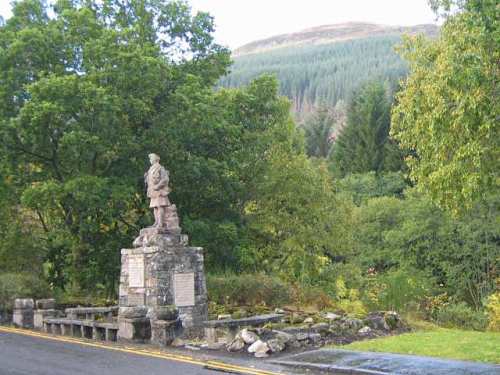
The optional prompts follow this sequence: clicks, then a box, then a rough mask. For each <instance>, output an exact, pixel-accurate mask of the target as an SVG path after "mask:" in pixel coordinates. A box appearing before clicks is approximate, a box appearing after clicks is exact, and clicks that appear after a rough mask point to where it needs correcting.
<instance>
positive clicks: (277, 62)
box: [220, 35, 408, 112]
mask: <svg viewBox="0 0 500 375" xmlns="http://www.w3.org/2000/svg"><path fill="white" fill-rule="evenodd" d="M400 42H401V37H400V36H397V35H388V36H382V37H371V38H365V39H359V40H352V41H347V42H339V43H335V44H327V45H318V46H299V47H294V48H283V49H278V50H275V51H269V52H265V53H257V54H251V55H244V56H240V57H237V58H236V59H235V61H234V64H233V65H232V67H231V73H230V74H229V75H227V76H225V77H223V78H222V79H221V80H220V85H221V86H223V87H239V86H241V85H245V84H248V82H250V81H251V80H252V79H254V78H255V77H258V76H259V75H261V74H263V73H271V74H276V76H277V77H278V80H279V82H280V93H281V94H282V95H285V96H287V97H288V98H290V99H291V100H292V102H293V109H294V110H295V111H296V112H309V111H311V110H312V108H313V107H316V106H318V105H328V106H334V105H335V104H336V103H337V102H338V101H339V100H342V99H343V100H346V99H348V97H349V95H350V94H351V92H352V91H353V90H354V89H356V88H358V87H359V86H360V85H361V84H362V83H363V82H366V81H370V80H383V81H387V82H389V84H390V85H391V86H393V87H394V86H396V84H397V81H398V80H399V79H400V78H401V77H403V76H404V75H406V73H407V71H408V68H407V65H406V63H405V61H404V60H403V59H401V57H400V56H399V55H398V54H397V53H396V52H395V51H394V47H395V46H396V45H397V44H398V43H400Z"/></svg>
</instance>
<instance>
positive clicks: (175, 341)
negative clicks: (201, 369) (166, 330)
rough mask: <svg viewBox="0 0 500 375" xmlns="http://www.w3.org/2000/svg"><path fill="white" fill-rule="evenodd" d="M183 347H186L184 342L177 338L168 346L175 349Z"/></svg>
mask: <svg viewBox="0 0 500 375" xmlns="http://www.w3.org/2000/svg"><path fill="white" fill-rule="evenodd" d="M184 345H186V343H185V342H184V340H182V339H181V338H179V337H176V338H175V339H174V341H172V343H171V344H170V346H173V347H177V348H179V347H182V346H184Z"/></svg>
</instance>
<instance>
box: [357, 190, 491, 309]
mask: <svg viewBox="0 0 500 375" xmlns="http://www.w3.org/2000/svg"><path fill="white" fill-rule="evenodd" d="M495 202H496V200H494V199H493V198H492V199H491V200H490V208H489V209H484V208H481V207H477V209H476V211H475V212H474V213H470V214H469V215H467V216H465V217H463V218H460V219H457V218H453V217H451V216H450V215H449V214H448V213H447V212H444V211H442V210H441V209H439V208H438V207H436V206H435V205H433V204H432V203H431V202H429V201H428V200H426V199H425V197H423V196H421V195H418V194H415V193H414V192H413V191H408V192H407V194H406V196H405V199H398V198H394V197H380V198H373V199H370V200H368V201H367V202H366V204H362V205H361V206H360V207H359V208H358V209H357V214H356V216H357V218H358V223H357V228H358V230H357V231H356V232H355V235H356V241H357V244H358V245H357V246H359V248H358V250H357V252H358V256H357V257H356V258H355V259H356V261H357V262H359V264H360V265H361V268H362V269H365V270H366V269H369V268H374V269H375V270H376V271H377V272H385V271H387V270H389V269H392V268H399V267H404V266H409V267H411V268H415V269H418V270H421V271H425V272H426V273H428V274H429V275H431V276H432V277H433V278H434V279H435V280H436V284H441V285H442V288H445V289H444V290H446V291H447V292H448V293H449V295H450V296H454V297H456V298H457V299H458V300H462V301H466V302H467V303H469V304H471V305H472V306H474V307H475V308H476V309H479V308H480V307H481V306H482V301H483V299H484V298H486V297H487V296H488V295H489V294H490V293H492V292H493V291H494V289H495V277H496V272H495V269H496V268H497V265H498V259H499V255H500V247H499V246H498V242H497V240H496V238H498V235H499V233H498V225H497V221H496V217H498V205H497V203H495Z"/></svg>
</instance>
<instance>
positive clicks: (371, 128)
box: [331, 82, 402, 176]
mask: <svg viewBox="0 0 500 375" xmlns="http://www.w3.org/2000/svg"><path fill="white" fill-rule="evenodd" d="M390 108H391V100H390V98H389V96H388V94H387V90H386V88H385V87H384V85H383V84H382V83H380V82H371V83H368V84H366V85H365V86H363V87H362V88H361V89H360V90H359V91H358V92H356V93H355V94H354V95H353V97H352V99H351V101H350V102H349V106H348V110H347V125H346V127H345V128H344V129H343V130H342V132H341V133H340V135H339V136H338V139H337V140H336V142H335V144H334V146H333V149H332V154H331V169H332V170H333V172H334V173H335V175H337V176H345V175H347V174H349V173H365V172H369V171H374V172H382V171H394V170H399V169H401V167H402V158H401V154H400V151H399V150H398V148H397V146H396V145H395V144H394V143H393V142H392V141H391V140H390V139H389V128H390Z"/></svg>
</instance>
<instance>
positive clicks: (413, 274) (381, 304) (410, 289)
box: [365, 269, 431, 312]
mask: <svg viewBox="0 0 500 375" xmlns="http://www.w3.org/2000/svg"><path fill="white" fill-rule="evenodd" d="M430 285H431V281H430V280H429V277H427V276H426V275H425V274H423V273H422V272H419V271H417V270H413V269H398V270H395V271H391V272H388V273H386V274H381V275H377V276H370V277H368V278H367V289H366V292H365V298H366V299H367V304H368V305H369V307H370V308H372V309H376V310H394V311H398V312H408V311H409V310H410V309H414V308H416V306H418V305H419V304H420V303H421V302H422V301H424V300H425V299H426V297H427V296H428V295H430V294H431V287H430Z"/></svg>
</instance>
